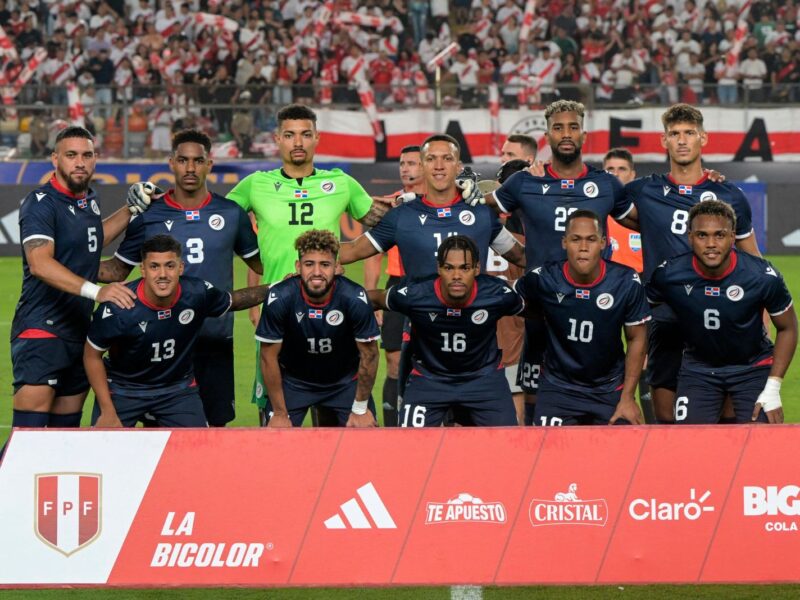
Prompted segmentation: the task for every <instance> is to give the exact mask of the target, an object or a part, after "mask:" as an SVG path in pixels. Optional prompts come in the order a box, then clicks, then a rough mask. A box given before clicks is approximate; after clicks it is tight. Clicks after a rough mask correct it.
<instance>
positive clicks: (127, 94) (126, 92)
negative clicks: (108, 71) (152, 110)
mask: <svg viewBox="0 0 800 600" xmlns="http://www.w3.org/2000/svg"><path fill="white" fill-rule="evenodd" d="M133 79H134V77H133V66H132V65H131V60H130V59H129V58H128V57H127V56H123V57H122V59H121V60H120V62H119V64H118V65H117V67H116V69H114V90H115V91H116V94H117V102H122V101H123V100H126V101H128V102H131V101H133V87H132V86H133Z"/></svg>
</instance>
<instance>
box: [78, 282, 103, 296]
mask: <svg viewBox="0 0 800 600" xmlns="http://www.w3.org/2000/svg"><path fill="white" fill-rule="evenodd" d="M99 293H100V286H99V285H96V284H94V283H92V282H91V281H84V282H83V285H82V286H81V296H82V297H83V298H88V299H89V300H97V294H99Z"/></svg>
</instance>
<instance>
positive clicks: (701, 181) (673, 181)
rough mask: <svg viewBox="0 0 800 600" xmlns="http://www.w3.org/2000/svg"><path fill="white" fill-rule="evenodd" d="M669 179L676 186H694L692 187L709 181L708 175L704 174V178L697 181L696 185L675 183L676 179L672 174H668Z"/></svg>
mask: <svg viewBox="0 0 800 600" xmlns="http://www.w3.org/2000/svg"><path fill="white" fill-rule="evenodd" d="M667 179H669V180H670V181H671V182H672V183H674V184H675V185H692V186H694V185H700V184H701V183H705V182H706V181H708V173H703V176H702V177H701V178H700V179H698V180H697V181H695V182H694V183H678V182H677V181H675V178H674V177H673V176H672V173H667Z"/></svg>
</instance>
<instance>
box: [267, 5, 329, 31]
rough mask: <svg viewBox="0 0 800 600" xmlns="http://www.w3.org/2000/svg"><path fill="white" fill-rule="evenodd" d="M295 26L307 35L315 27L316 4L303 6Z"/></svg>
mask: <svg viewBox="0 0 800 600" xmlns="http://www.w3.org/2000/svg"><path fill="white" fill-rule="evenodd" d="M251 18H252V17H251ZM294 26H295V27H296V28H297V31H298V32H300V35H307V34H308V33H309V32H310V31H311V30H313V29H314V5H313V4H306V5H305V6H304V7H303V12H302V14H301V15H300V16H298V17H297V19H295V21H294Z"/></svg>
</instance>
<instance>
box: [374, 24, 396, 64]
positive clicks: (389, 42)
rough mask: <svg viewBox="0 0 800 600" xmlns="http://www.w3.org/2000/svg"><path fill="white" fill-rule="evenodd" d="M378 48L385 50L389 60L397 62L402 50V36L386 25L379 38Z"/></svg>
mask: <svg viewBox="0 0 800 600" xmlns="http://www.w3.org/2000/svg"><path fill="white" fill-rule="evenodd" d="M378 49H379V50H380V51H382V52H385V53H386V56H387V57H388V58H389V60H391V61H392V62H395V61H396V60H397V55H398V53H399V52H400V38H399V37H397V35H396V34H395V33H394V31H392V30H391V29H389V28H388V27H385V28H384V29H383V31H382V32H381V34H380V37H379V38H378Z"/></svg>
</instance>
